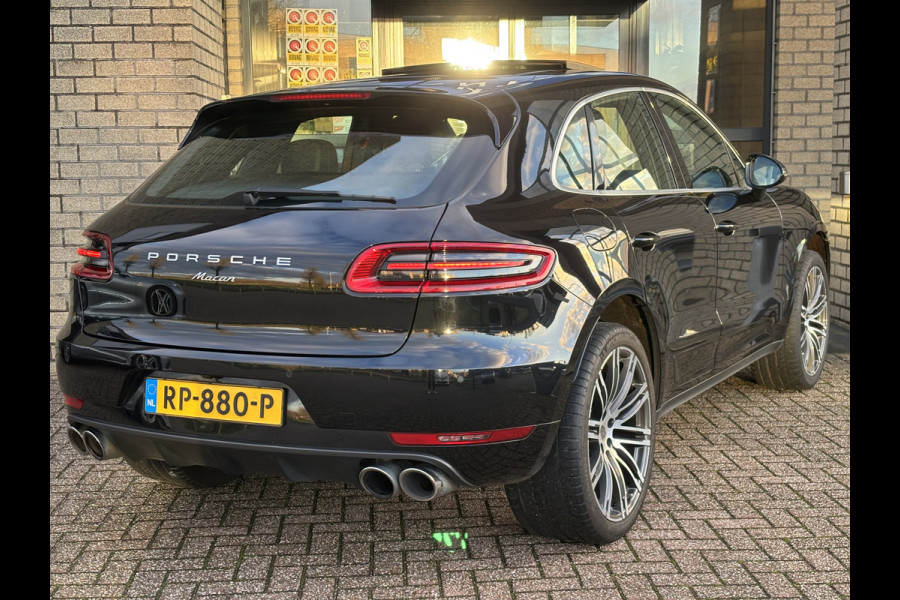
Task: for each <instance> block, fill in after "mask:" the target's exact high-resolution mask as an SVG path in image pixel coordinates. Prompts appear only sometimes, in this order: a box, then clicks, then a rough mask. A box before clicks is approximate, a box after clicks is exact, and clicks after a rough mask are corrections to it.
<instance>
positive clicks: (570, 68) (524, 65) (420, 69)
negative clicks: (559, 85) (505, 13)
mask: <svg viewBox="0 0 900 600" xmlns="http://www.w3.org/2000/svg"><path fill="white" fill-rule="evenodd" d="M600 70H601V69H598V68H597V67H592V66H590V65H585V64H582V63H577V62H572V61H570V60H494V61H491V62H490V63H488V65H487V66H485V67H482V68H469V67H462V66H460V65H457V64H454V63H449V62H442V63H429V64H423V65H407V66H404V67H392V68H390V69H382V71H381V73H382V75H413V76H417V77H428V76H447V75H461V76H463V77H465V76H466V75H476V74H477V75H514V74H517V73H547V72H551V73H565V72H577V71H600Z"/></svg>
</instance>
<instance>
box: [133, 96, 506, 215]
mask: <svg viewBox="0 0 900 600" xmlns="http://www.w3.org/2000/svg"><path fill="white" fill-rule="evenodd" d="M492 132H493V126H492V123H491V121H490V119H489V117H488V115H487V114H486V113H485V112H484V109H482V108H481V107H479V106H477V105H470V104H469V103H466V102H459V101H453V102H448V101H447V100H443V101H441V102H423V101H422V100H421V99H417V101H416V103H415V104H414V105H412V104H407V103H405V102H404V103H396V101H395V102H394V103H385V102H383V101H382V102H367V103H365V104H359V103H356V104H348V103H346V102H344V103H338V102H329V103H323V102H318V103H311V102H259V101H256V102H247V103H244V104H241V103H237V104H235V106H234V109H233V110H231V111H230V112H229V113H228V114H227V115H225V116H223V117H222V118H221V119H219V120H217V121H215V122H214V123H212V124H210V125H208V126H206V127H205V129H204V130H203V131H202V132H200V134H199V135H198V136H197V137H195V138H194V139H193V140H192V141H191V142H190V143H188V144H187V145H185V146H184V147H183V148H181V149H180V150H179V151H178V152H177V153H176V154H175V155H174V156H173V157H172V158H171V159H170V160H169V161H168V162H167V163H166V164H165V165H163V167H161V168H160V170H159V171H157V172H156V173H154V175H153V176H152V177H151V178H150V179H149V180H148V181H147V182H146V183H145V184H144V185H142V186H141V187H140V188H139V189H138V190H137V191H136V192H135V194H133V195H132V197H131V198H130V200H131V201H132V202H137V203H144V204H146V203H153V204H189V205H225V206H228V205H235V206H240V205H242V204H244V203H245V196H246V194H247V193H250V192H258V191H270V192H281V193H285V194H290V192H296V193H304V194H306V195H307V196H308V197H309V198H314V193H316V192H321V193H322V194H327V195H328V196H329V197H336V198H340V197H345V198H352V199H354V200H359V201H365V200H366V198H377V199H380V200H387V199H389V200H392V201H393V203H394V204H398V205H404V206H424V205H431V204H439V203H443V202H446V201H448V200H450V199H452V198H453V197H455V196H456V195H458V194H460V193H462V191H464V189H465V186H466V185H468V184H469V183H470V182H471V181H472V179H473V177H472V175H473V173H474V171H476V170H478V169H479V168H480V167H483V166H484V164H485V162H486V160H487V158H488V155H489V153H490V152H492V151H493V150H494V147H493V144H492V141H491V140H492V138H491V134H492ZM331 201H332V202H334V201H335V200H331ZM309 203H311V200H305V201H304V204H309ZM312 203H314V202H312Z"/></svg>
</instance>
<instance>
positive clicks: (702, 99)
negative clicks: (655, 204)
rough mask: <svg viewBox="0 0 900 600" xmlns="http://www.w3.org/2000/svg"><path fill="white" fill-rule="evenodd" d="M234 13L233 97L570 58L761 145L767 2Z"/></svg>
mask: <svg viewBox="0 0 900 600" xmlns="http://www.w3.org/2000/svg"><path fill="white" fill-rule="evenodd" d="M295 14H296V15H301V16H304V17H305V18H309V17H315V18H319V17H321V18H322V19H324V18H325V17H326V16H327V15H331V17H332V19H333V21H332V22H330V25H329V23H325V21H322V24H321V25H319V24H318V21H317V22H316V24H312V25H310V24H306V23H304V24H302V25H301V24H300V23H299V22H298V23H294V22H293V21H292V20H291V17H292V15H295ZM241 17H242V32H241V33H242V36H243V40H242V41H241V44H242V49H243V62H242V64H243V89H244V93H252V92H261V91H269V90H276V89H283V88H285V87H295V86H297V85H309V84H314V83H321V82H323V81H332V80H335V79H339V80H344V79H353V78H357V77H370V76H372V75H378V74H380V73H381V71H382V70H383V69H386V68H389V67H402V66H408V65H416V64H427V63H439V62H445V61H446V62H455V63H459V64H461V65H463V66H466V67H477V66H479V65H480V64H483V63H486V62H489V61H490V60H495V59H497V60H503V59H519V60H523V59H557V60H571V61H574V62H579V63H584V64H587V65H591V66H594V67H597V68H600V69H603V70H606V71H630V72H634V73H643V74H649V75H650V76H652V77H656V78H658V79H661V80H663V81H665V82H667V83H670V84H672V85H673V86H675V87H677V88H678V89H680V90H681V91H682V92H684V93H685V94H687V95H688V96H689V97H691V98H692V99H693V100H695V101H696V102H697V103H698V104H699V105H700V106H701V107H702V108H703V109H704V110H705V112H706V113H707V114H708V115H710V117H712V119H713V121H715V122H716V123H717V124H718V125H719V126H720V127H721V128H722V129H723V130H724V132H725V133H726V135H728V137H729V138H730V139H731V140H732V141H734V142H735V145H736V146H737V147H738V149H739V150H740V151H741V153H743V154H747V153H749V152H760V151H762V152H768V151H769V140H770V139H771V87H772V83H771V77H772V58H771V57H772V35H773V33H772V23H773V22H774V2H773V1H772V0H559V1H551V0H539V1H538V0H458V1H456V2H452V3H450V2H446V0H441V1H435V0H241ZM310 43H312V45H313V50H310V49H309V48H310ZM304 48H305V50H304Z"/></svg>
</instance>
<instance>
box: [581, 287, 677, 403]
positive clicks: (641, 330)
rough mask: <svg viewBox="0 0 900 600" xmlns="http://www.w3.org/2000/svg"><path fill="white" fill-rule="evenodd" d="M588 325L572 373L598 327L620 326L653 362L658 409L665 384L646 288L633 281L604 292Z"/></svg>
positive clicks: (657, 329)
mask: <svg viewBox="0 0 900 600" xmlns="http://www.w3.org/2000/svg"><path fill="white" fill-rule="evenodd" d="M585 323H586V327H584V329H583V331H582V333H581V335H580V336H579V339H578V343H577V345H576V347H575V351H574V353H573V356H575V357H578V358H577V360H574V361H572V363H571V372H573V373H574V372H575V371H577V370H578V368H579V367H580V365H581V361H582V358H583V353H584V348H585V345H586V343H587V340H589V339H590V337H591V334H592V333H593V331H594V328H595V327H596V326H597V324H598V323H617V324H619V325H622V326H624V327H626V328H628V329H629V330H630V331H631V332H632V333H634V334H635V336H636V337H637V339H638V341H639V342H640V343H641V346H642V347H643V348H644V352H645V353H646V355H647V358H648V360H649V361H650V370H651V374H652V377H653V381H654V386H655V388H656V389H655V392H656V394H655V396H656V403H657V406H658V405H659V401H660V400H659V399H660V397H661V394H660V392H661V389H660V383H661V381H662V372H661V355H662V352H661V346H660V341H659V340H660V336H659V328H658V325H657V322H656V319H655V318H654V316H653V312H652V311H651V310H650V307H649V306H648V304H647V302H646V299H645V298H644V290H643V287H641V285H640V284H639V283H638V282H636V281H634V280H622V281H618V282H616V283H615V284H614V285H612V286H610V287H609V288H607V289H606V290H604V292H603V294H602V295H601V296H600V297H599V298H597V300H596V302H595V303H594V306H593V307H592V308H591V312H590V313H589V314H588V318H587V319H586V321H585Z"/></svg>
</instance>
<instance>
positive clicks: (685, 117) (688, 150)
mask: <svg viewBox="0 0 900 600" xmlns="http://www.w3.org/2000/svg"><path fill="white" fill-rule="evenodd" d="M654 99H655V100H656V103H657V104H658V105H659V108H660V111H661V112H662V114H663V117H664V118H665V120H666V124H667V125H668V126H669V129H670V130H671V131H672V136H673V137H674V138H675V143H676V144H677V145H678V150H679V151H680V152H681V157H682V158H683V159H684V164H685V166H686V167H687V170H688V174H689V175H690V178H691V187H693V188H721V187H734V186H737V185H740V181H741V179H740V178H739V176H738V174H739V173H740V172H741V168H742V167H741V164H740V162H739V161H738V159H737V157H736V156H735V155H734V153H733V152H731V151H730V150H729V149H728V145H727V144H726V142H725V140H724V138H722V136H721V134H720V133H719V132H717V131H716V130H715V129H714V128H713V127H712V126H711V125H710V124H709V123H708V122H707V121H706V119H704V118H703V117H702V116H701V115H700V114H699V113H698V112H697V111H695V110H693V109H692V108H690V107H688V106H687V105H685V103H684V102H682V101H681V100H679V99H677V98H674V97H672V96H668V95H665V94H654Z"/></svg>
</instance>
